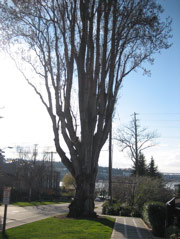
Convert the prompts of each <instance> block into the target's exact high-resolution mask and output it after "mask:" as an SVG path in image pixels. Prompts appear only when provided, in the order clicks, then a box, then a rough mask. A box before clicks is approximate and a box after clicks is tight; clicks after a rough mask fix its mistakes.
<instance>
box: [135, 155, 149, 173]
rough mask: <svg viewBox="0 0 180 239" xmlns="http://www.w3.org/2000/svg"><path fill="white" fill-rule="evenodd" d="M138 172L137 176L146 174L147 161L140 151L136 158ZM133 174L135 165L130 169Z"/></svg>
mask: <svg viewBox="0 0 180 239" xmlns="http://www.w3.org/2000/svg"><path fill="white" fill-rule="evenodd" d="M138 172H139V176H146V175H147V174H148V168H147V163H146V159H145V156H144V154H142V153H140V155H139V160H138ZM132 173H133V175H137V173H136V168H135V166H134V167H133V170H132Z"/></svg>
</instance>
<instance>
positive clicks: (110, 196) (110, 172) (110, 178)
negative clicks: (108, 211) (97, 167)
mask: <svg viewBox="0 0 180 239" xmlns="http://www.w3.org/2000/svg"><path fill="white" fill-rule="evenodd" d="M110 124H111V126H110V131H109V192H108V194H109V195H108V196H109V201H110V204H112V118H111V123H110Z"/></svg>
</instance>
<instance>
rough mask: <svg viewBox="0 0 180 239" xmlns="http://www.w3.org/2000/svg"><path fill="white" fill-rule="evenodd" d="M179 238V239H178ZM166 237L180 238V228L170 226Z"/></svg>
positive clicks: (171, 238)
mask: <svg viewBox="0 0 180 239" xmlns="http://www.w3.org/2000/svg"><path fill="white" fill-rule="evenodd" d="M178 236H179V237H178ZM166 237H167V238H170V239H178V238H180V228H178V227H177V226H170V227H168V228H167V229H166Z"/></svg>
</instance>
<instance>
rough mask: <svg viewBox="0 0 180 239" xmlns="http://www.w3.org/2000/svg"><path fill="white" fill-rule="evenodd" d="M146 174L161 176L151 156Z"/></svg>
mask: <svg viewBox="0 0 180 239" xmlns="http://www.w3.org/2000/svg"><path fill="white" fill-rule="evenodd" d="M148 176H150V177H158V178H160V177H161V174H160V173H159V171H158V167H157V166H156V165H155V161H154V158H153V157H151V161H150V163H149V165H148Z"/></svg>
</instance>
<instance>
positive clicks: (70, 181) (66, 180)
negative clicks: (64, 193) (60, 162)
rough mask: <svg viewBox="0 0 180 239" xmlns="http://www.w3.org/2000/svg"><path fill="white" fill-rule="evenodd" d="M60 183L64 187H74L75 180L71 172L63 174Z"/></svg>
mask: <svg viewBox="0 0 180 239" xmlns="http://www.w3.org/2000/svg"><path fill="white" fill-rule="evenodd" d="M62 183H63V186H64V187H65V188H66V189H68V188H72V187H73V188H74V189H76V181H75V179H74V177H73V176H72V174H71V173H69V174H66V175H64V177H63V179H62Z"/></svg>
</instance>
